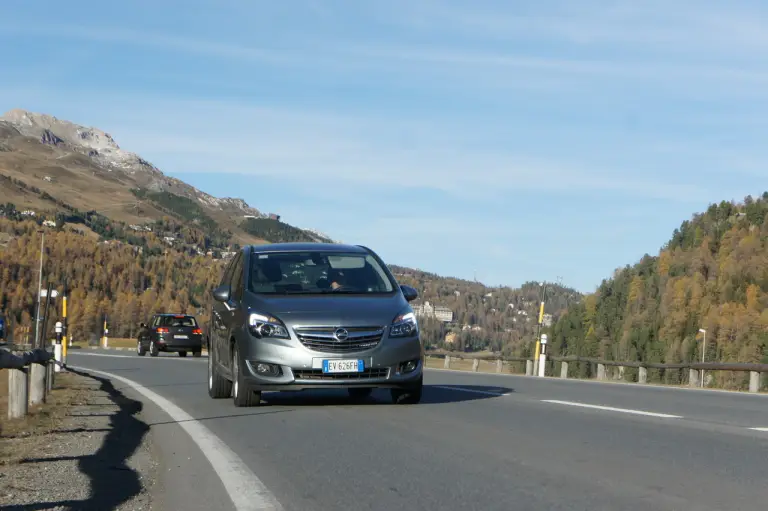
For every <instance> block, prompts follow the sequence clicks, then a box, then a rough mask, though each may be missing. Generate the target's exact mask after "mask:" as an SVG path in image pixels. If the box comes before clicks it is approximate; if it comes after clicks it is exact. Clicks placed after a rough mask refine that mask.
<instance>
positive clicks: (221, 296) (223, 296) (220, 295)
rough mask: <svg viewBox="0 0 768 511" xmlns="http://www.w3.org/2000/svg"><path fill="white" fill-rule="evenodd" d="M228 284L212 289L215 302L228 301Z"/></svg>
mask: <svg viewBox="0 0 768 511" xmlns="http://www.w3.org/2000/svg"><path fill="white" fill-rule="evenodd" d="M229 294H230V290H229V286H227V285H224V286H219V287H217V288H216V289H214V290H213V299H214V300H216V301H217V302H228V301H229Z"/></svg>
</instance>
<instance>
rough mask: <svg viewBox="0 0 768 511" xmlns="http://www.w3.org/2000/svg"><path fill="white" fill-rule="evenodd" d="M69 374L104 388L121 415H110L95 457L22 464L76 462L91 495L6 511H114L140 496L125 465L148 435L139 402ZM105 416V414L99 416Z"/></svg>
mask: <svg viewBox="0 0 768 511" xmlns="http://www.w3.org/2000/svg"><path fill="white" fill-rule="evenodd" d="M68 371H70V372H73V373H76V374H79V375H81V376H85V377H87V378H92V379H94V380H96V381H98V382H99V383H100V384H101V389H100V390H103V391H105V392H106V393H107V394H108V395H109V398H110V400H111V401H112V403H113V404H114V405H116V406H117V407H118V411H117V412H116V413H113V414H109V415H110V426H111V427H110V428H109V429H107V432H108V433H107V436H106V437H105V438H104V441H103V442H102V445H101V447H99V449H98V451H96V452H95V453H94V454H92V455H87V456H76V457H67V456H65V457H60V458H28V459H26V460H23V461H22V463H50V462H54V461H57V460H65V459H70V460H77V461H78V468H79V470H80V472H81V473H83V474H85V475H86V476H88V478H89V479H90V486H91V492H90V496H89V498H88V499H87V500H84V501H81V500H76V501H72V500H65V501H59V502H41V503H37V504H25V505H20V506H7V507H5V508H4V509H5V510H6V511H17V510H18V511H22V510H25V511H27V510H42V509H52V508H57V509H58V508H65V509H78V510H94V511H96V510H98V511H107V510H110V509H115V508H116V507H117V506H119V505H120V504H122V503H124V502H126V501H128V500H129V499H131V498H132V497H134V496H135V495H138V494H139V493H140V492H141V489H142V485H141V482H140V480H139V475H138V474H137V473H136V471H135V470H133V469H132V468H130V467H129V466H127V464H126V462H127V460H128V459H130V458H131V456H132V455H133V454H134V453H135V452H136V450H137V449H138V448H139V446H140V445H141V442H142V440H143V438H144V436H145V435H146V434H147V432H148V431H149V425H147V424H145V423H144V422H142V421H141V420H139V419H138V418H137V417H136V416H137V415H138V414H139V412H141V410H142V404H141V403H140V402H139V401H135V400H133V399H130V398H127V397H126V396H125V395H123V393H122V392H120V391H118V390H117V389H115V387H114V386H113V385H112V383H111V382H110V381H109V380H107V379H105V378H100V377H98V376H94V375H92V374H88V373H86V372H80V371H77V370H73V369H68ZM98 415H104V414H98Z"/></svg>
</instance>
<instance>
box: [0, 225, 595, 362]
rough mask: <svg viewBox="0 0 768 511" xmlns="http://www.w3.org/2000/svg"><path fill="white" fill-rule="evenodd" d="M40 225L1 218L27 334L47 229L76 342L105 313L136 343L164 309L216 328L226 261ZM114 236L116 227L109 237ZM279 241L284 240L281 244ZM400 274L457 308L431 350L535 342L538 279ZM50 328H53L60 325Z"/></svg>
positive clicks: (2, 241)
mask: <svg viewBox="0 0 768 511" xmlns="http://www.w3.org/2000/svg"><path fill="white" fill-rule="evenodd" d="M41 221H42V219H41V218H38V219H36V221H32V220H26V219H24V218H23V217H18V216H13V217H10V218H6V219H3V218H0V312H3V313H4V314H5V315H6V316H7V317H8V318H9V319H10V320H12V321H13V323H14V324H15V325H16V327H17V328H16V330H17V331H18V332H21V330H22V328H23V327H29V326H30V325H32V324H33V321H32V318H33V317H34V313H35V291H34V290H35V289H36V286H37V278H38V273H37V271H38V265H39V257H40V234H39V233H38V232H37V231H39V230H44V231H45V233H46V240H45V263H44V270H43V274H44V279H50V282H51V283H52V284H53V285H54V287H55V288H57V289H62V286H63V285H64V283H65V282H66V283H67V284H68V287H69V289H70V301H69V304H70V305H69V314H68V315H69V326H70V333H71V334H72V335H73V336H74V338H75V339H76V340H77V341H89V340H92V339H93V338H97V337H98V336H99V335H100V332H101V331H100V327H101V320H102V318H103V316H104V314H106V315H107V317H108V318H109V330H110V336H112V337H133V335H134V334H135V333H136V326H137V325H138V323H139V322H141V321H143V320H146V319H148V317H149V316H150V315H151V314H152V313H154V312H157V311H169V310H170V311H181V312H188V313H194V314H198V315H199V317H200V319H201V321H202V323H203V324H206V323H207V319H208V318H207V314H208V307H209V305H210V290H211V289H212V288H213V286H214V285H215V283H216V282H217V281H218V279H219V277H220V275H221V270H222V267H223V265H224V264H225V261H223V260H220V259H215V258H212V257H210V256H208V255H196V254H194V253H192V252H190V251H188V250H182V248H181V246H169V245H168V244H167V243H165V242H164V240H163V238H162V237H160V235H158V234H156V233H153V232H145V233H141V235H140V236H141V238H140V241H141V244H140V245H134V244H131V243H128V242H126V241H125V240H120V239H115V238H108V237H105V235H99V234H98V233H95V232H93V231H89V232H86V233H84V234H80V233H77V232H74V231H73V230H72V229H82V228H83V225H82V224H66V223H61V222H57V224H56V227H43V226H41ZM115 230H116V229H115V228H114V227H111V228H110V229H108V230H107V231H105V232H104V233H103V234H109V233H112V232H114V231H115ZM159 230H160V231H162V230H163V229H159ZM279 240H280V237H279V236H278V239H276V240H275V241H279ZM392 269H393V272H394V273H395V274H396V276H397V278H398V280H399V281H400V282H401V283H403V284H410V285H413V286H414V287H416V288H417V289H418V290H419V293H420V299H419V300H418V301H417V302H416V304H423V303H424V302H426V301H429V302H431V303H432V304H434V305H438V306H444V307H448V308H450V309H451V311H452V312H453V315H454V318H453V319H454V320H453V321H452V322H451V323H443V322H440V321H437V320H435V319H430V318H426V317H425V318H422V319H421V323H422V325H423V331H424V336H425V340H426V341H427V342H428V343H429V344H430V345H433V346H438V347H445V348H447V349H455V350H462V351H469V350H472V351H479V350H485V349H492V350H495V351H502V350H504V351H506V352H507V353H520V352H521V350H523V349H525V346H527V345H529V344H530V341H531V340H532V339H533V337H534V334H535V323H536V318H537V314H538V304H539V301H540V300H541V296H542V287H541V286H540V285H539V284H538V283H528V284H526V285H525V286H523V287H522V288H520V289H513V288H508V287H504V288H489V287H486V286H484V285H483V284H480V283H477V282H471V281H466V280H461V279H453V278H444V277H440V276H438V275H434V274H431V273H426V272H422V271H417V270H412V269H408V268H402V267H392ZM44 283H45V282H44ZM547 289H548V290H547V291H546V295H547V312H548V313H555V314H557V313H558V312H559V311H562V310H564V309H565V307H566V306H567V305H568V303H569V300H570V301H578V300H579V299H580V297H581V295H579V294H578V293H576V292H575V291H573V290H572V289H567V288H563V287H561V286H555V285H550V286H549V287H548V288H547ZM555 317H557V316H555ZM48 326H49V330H51V329H52V328H53V322H49V324H48ZM51 331H52V330H51ZM50 333H51V332H49V334H50ZM18 335H19V334H17V337H18Z"/></svg>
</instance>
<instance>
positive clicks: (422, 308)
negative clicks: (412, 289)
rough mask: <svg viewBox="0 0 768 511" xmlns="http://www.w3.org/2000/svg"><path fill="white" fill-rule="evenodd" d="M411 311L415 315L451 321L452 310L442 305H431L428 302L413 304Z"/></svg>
mask: <svg viewBox="0 0 768 511" xmlns="http://www.w3.org/2000/svg"><path fill="white" fill-rule="evenodd" d="M413 312H414V314H416V316H419V317H423V318H435V319H437V320H439V321H442V322H443V323H450V322H451V321H453V311H452V310H451V309H449V308H448V307H442V306H440V305H432V304H431V303H429V302H424V303H423V304H419V305H414V306H413Z"/></svg>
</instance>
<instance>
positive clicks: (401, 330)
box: [389, 311, 419, 337]
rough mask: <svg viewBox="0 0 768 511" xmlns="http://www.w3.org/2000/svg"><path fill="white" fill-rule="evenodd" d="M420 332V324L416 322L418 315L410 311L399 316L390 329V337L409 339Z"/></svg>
mask: <svg viewBox="0 0 768 511" xmlns="http://www.w3.org/2000/svg"><path fill="white" fill-rule="evenodd" d="M418 331H419V324H418V322H417V321H416V314H414V313H413V311H408V312H405V313H403V314H400V315H398V316H397V317H396V318H395V319H394V320H393V321H392V326H391V327H390V329H389V336H390V337H409V336H412V335H415V334H416V333H417V332H418Z"/></svg>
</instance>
